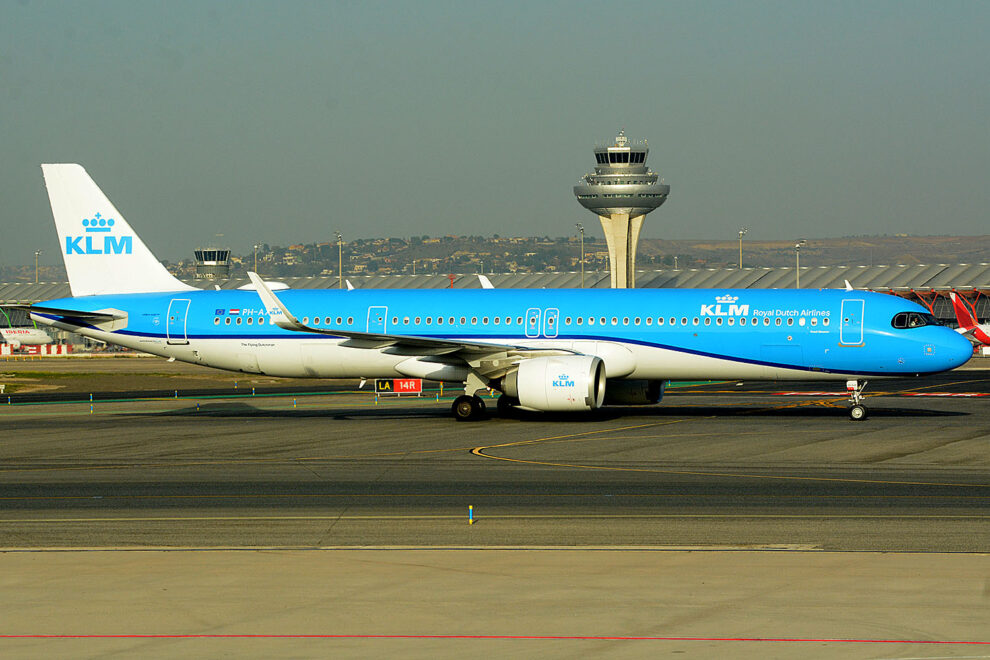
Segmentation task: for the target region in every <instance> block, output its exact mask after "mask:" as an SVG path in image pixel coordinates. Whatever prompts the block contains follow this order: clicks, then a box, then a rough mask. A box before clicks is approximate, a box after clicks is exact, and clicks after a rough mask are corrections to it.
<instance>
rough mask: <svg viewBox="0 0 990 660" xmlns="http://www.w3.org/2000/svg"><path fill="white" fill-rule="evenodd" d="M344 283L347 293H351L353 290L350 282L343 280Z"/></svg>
mask: <svg viewBox="0 0 990 660" xmlns="http://www.w3.org/2000/svg"><path fill="white" fill-rule="evenodd" d="M344 282H345V283H346V284H347V290H348V291H353V290H354V285H353V284H351V281H350V280H344Z"/></svg>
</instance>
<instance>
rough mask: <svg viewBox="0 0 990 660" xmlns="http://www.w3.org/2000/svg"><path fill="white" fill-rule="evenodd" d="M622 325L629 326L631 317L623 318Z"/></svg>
mask: <svg viewBox="0 0 990 660" xmlns="http://www.w3.org/2000/svg"><path fill="white" fill-rule="evenodd" d="M622 325H629V317H628V316H623V317H622Z"/></svg>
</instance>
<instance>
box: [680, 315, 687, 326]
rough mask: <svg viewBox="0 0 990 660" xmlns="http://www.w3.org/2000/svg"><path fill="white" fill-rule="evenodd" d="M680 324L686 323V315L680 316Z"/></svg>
mask: <svg viewBox="0 0 990 660" xmlns="http://www.w3.org/2000/svg"><path fill="white" fill-rule="evenodd" d="M681 325H687V317H686V316H682V317H681Z"/></svg>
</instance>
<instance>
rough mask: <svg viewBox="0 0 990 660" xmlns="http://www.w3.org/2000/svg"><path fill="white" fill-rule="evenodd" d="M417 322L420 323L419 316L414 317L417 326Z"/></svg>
mask: <svg viewBox="0 0 990 660" xmlns="http://www.w3.org/2000/svg"><path fill="white" fill-rule="evenodd" d="M347 320H348V321H350V319H347ZM419 322H420V317H419V316H417V317H416V325H419Z"/></svg>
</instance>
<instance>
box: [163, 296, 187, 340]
mask: <svg viewBox="0 0 990 660" xmlns="http://www.w3.org/2000/svg"><path fill="white" fill-rule="evenodd" d="M189 302H190V301H189V299H188V298H174V299H172V301H171V302H170V303H169V304H168V321H167V322H166V323H165V338H166V340H167V343H169V344H188V343H189V340H188V339H186V319H187V317H188V316H189Z"/></svg>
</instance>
